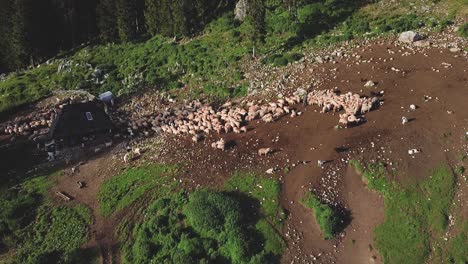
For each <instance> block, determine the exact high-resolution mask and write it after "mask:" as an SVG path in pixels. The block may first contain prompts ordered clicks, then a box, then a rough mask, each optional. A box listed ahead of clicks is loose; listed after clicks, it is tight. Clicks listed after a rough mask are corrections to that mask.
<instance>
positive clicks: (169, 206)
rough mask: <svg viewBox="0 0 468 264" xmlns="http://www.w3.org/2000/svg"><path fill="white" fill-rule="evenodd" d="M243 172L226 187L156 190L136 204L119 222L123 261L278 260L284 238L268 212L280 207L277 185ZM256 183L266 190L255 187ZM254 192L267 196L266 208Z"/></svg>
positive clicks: (244, 261) (259, 195) (206, 261)
mask: <svg viewBox="0 0 468 264" xmlns="http://www.w3.org/2000/svg"><path fill="white" fill-rule="evenodd" d="M243 175H245V177H246V178H247V180H243ZM243 175H241V174H236V176H235V177H234V178H233V179H234V180H233V181H232V182H231V184H230V185H229V187H231V188H233V189H229V188H228V187H226V188H227V189H228V190H226V191H215V190H210V189H200V190H197V191H195V192H193V193H191V194H187V193H185V192H183V191H179V192H171V191H167V192H160V193H159V194H158V195H155V196H154V198H155V200H154V201H153V202H151V203H150V205H149V206H148V207H142V208H140V209H139V211H138V213H137V214H136V215H137V216H138V220H136V221H135V219H133V220H129V219H126V220H124V221H123V223H122V224H121V225H120V227H119V231H118V233H119V234H120V238H121V243H122V246H121V250H122V257H123V258H122V260H123V263H150V262H154V263H166V262H168V261H169V262H173V263H277V262H278V259H279V256H280V255H281V253H282V250H283V248H284V241H283V240H282V238H281V236H280V235H279V233H278V231H277V230H276V229H275V228H274V227H273V225H272V224H271V222H270V219H269V218H268V217H267V215H268V216H271V217H273V215H276V214H277V213H278V212H280V211H281V210H280V209H279V208H273V205H274V204H276V205H277V206H278V207H279V204H278V196H277V195H278V194H279V185H278V183H277V182H276V181H274V180H269V179H262V178H259V179H258V181H256V180H254V179H253V178H252V177H254V176H253V174H243ZM257 184H259V185H260V184H264V185H263V186H264V187H265V188H264V189H265V190H266V191H263V190H254V189H255V188H257V187H255V186H257ZM237 186H241V188H242V189H249V190H254V192H252V193H244V192H242V191H240V188H236V187H237ZM253 187H255V188H253ZM274 194H276V196H271V195H274ZM255 197H262V198H264V199H265V200H266V199H267V198H268V200H269V201H268V203H267V204H268V206H267V208H268V209H266V208H264V205H265V203H263V204H260V200H259V199H257V198H255Z"/></svg>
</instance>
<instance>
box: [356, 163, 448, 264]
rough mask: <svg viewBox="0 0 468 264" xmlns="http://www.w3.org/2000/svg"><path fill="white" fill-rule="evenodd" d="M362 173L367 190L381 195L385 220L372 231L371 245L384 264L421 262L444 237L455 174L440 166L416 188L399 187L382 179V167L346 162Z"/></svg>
mask: <svg viewBox="0 0 468 264" xmlns="http://www.w3.org/2000/svg"><path fill="white" fill-rule="evenodd" d="M350 164H351V165H353V166H355V168H356V170H357V171H358V172H361V173H363V177H364V178H365V179H366V182H367V184H368V188H370V189H372V190H376V191H378V192H381V193H382V194H383V196H384V201H385V221H384V222H383V223H382V224H380V225H379V226H377V227H376V228H375V230H374V233H375V243H376V247H377V249H378V250H379V252H380V253H381V254H382V256H383V258H384V260H385V263H424V262H425V261H426V260H427V258H428V256H429V254H430V253H431V248H432V246H433V245H435V243H436V242H437V239H436V237H440V236H442V235H443V234H444V232H445V231H446V229H447V224H448V213H449V209H450V205H451V203H452V200H453V196H454V192H455V187H456V184H455V181H456V178H455V175H454V174H453V173H452V172H451V170H450V169H449V168H448V167H447V166H444V165H441V166H439V167H437V168H436V169H434V170H432V171H430V173H429V177H428V179H426V180H425V181H423V182H422V183H420V184H417V185H410V186H399V185H398V184H396V183H391V182H389V180H388V179H387V178H386V171H385V168H384V167H383V165H382V164H370V165H368V166H363V165H362V164H360V163H359V162H357V161H353V162H350Z"/></svg>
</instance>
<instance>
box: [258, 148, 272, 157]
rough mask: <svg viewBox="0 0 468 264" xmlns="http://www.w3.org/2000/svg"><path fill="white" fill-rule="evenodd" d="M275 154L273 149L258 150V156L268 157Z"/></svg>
mask: <svg viewBox="0 0 468 264" xmlns="http://www.w3.org/2000/svg"><path fill="white" fill-rule="evenodd" d="M271 153H273V149H271V148H261V149H259V150H258V155H259V156H267V155H269V154H271Z"/></svg>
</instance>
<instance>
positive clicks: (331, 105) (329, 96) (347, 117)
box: [307, 90, 379, 125]
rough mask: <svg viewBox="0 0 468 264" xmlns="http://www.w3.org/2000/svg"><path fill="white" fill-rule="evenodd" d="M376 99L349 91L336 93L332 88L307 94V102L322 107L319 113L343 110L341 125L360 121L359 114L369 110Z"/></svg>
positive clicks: (373, 105)
mask: <svg viewBox="0 0 468 264" xmlns="http://www.w3.org/2000/svg"><path fill="white" fill-rule="evenodd" d="M378 101H379V99H378V98H377V97H373V98H365V97H361V96H360V95H359V94H353V93H351V92H348V93H346V94H340V95H338V94H337V93H335V92H334V91H333V90H320V91H319V90H314V91H312V92H311V93H309V94H308V96H307V102H308V103H309V104H311V105H317V106H319V107H322V111H321V113H327V112H330V111H335V112H338V111H341V110H344V111H345V113H344V114H340V121H339V122H340V124H343V125H348V124H357V123H360V122H362V121H363V118H361V117H360V116H361V115H363V114H365V113H367V112H369V111H371V110H372V109H373V108H374V107H375V105H376V104H377V103H378Z"/></svg>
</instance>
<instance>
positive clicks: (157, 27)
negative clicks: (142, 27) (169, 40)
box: [145, 0, 174, 36]
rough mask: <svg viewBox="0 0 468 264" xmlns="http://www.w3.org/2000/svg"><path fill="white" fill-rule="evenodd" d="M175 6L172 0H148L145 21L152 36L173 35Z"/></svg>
mask: <svg viewBox="0 0 468 264" xmlns="http://www.w3.org/2000/svg"><path fill="white" fill-rule="evenodd" d="M173 6H174V4H173V3H172V0H146V12H145V19H146V26H147V29H148V32H149V33H150V35H152V36H154V35H156V34H161V35H164V36H172V35H173V33H174V18H173V16H172V8H173Z"/></svg>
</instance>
